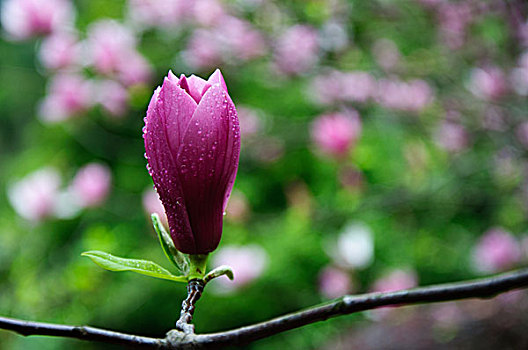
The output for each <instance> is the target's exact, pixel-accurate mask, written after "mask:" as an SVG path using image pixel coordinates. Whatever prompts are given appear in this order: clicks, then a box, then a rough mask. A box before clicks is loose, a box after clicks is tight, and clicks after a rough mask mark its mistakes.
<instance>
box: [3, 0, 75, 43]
mask: <svg viewBox="0 0 528 350" xmlns="http://www.w3.org/2000/svg"><path fill="white" fill-rule="evenodd" d="M0 13H1V15H0V16H1V20H2V27H3V28H4V30H5V31H6V32H7V34H8V35H9V36H10V37H11V38H12V39H14V40H25V39H29V38H31V37H34V36H38V35H48V34H51V33H52V32H55V31H57V30H61V29H64V28H66V27H68V26H70V25H71V24H72V22H73V19H74V11H73V6H72V5H71V3H70V1H69V0H6V1H4V2H3V3H2V6H1V10H0Z"/></svg>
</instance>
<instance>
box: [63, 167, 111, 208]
mask: <svg viewBox="0 0 528 350" xmlns="http://www.w3.org/2000/svg"><path fill="white" fill-rule="evenodd" d="M111 184H112V173H111V171H110V169H109V168H108V167H107V166H106V165H103V164H99V163H90V164H88V165H85V166H84V167H82V168H81V169H79V171H78V172H77V174H76V175H75V177H74V179H73V182H72V191H73V193H74V195H75V197H76V199H77V201H78V202H79V205H80V206H81V207H97V206H99V205H101V204H102V203H103V202H104V201H105V200H106V197H107V196H108V193H109V192H110V185H111Z"/></svg>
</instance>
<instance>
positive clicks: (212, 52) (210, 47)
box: [182, 29, 222, 69]
mask: <svg viewBox="0 0 528 350" xmlns="http://www.w3.org/2000/svg"><path fill="white" fill-rule="evenodd" d="M182 54H183V58H184V60H185V62H186V63H187V64H188V65H190V66H191V67H193V68H196V69H203V68H211V67H215V66H218V65H219V64H220V63H222V48H221V47H220V43H219V41H218V40H217V39H216V37H215V34H214V32H212V31H211V30H210V29H197V30H195V31H194V32H193V33H192V35H191V37H190V39H189V41H188V42H187V47H186V49H185V51H184V52H183V53H182Z"/></svg>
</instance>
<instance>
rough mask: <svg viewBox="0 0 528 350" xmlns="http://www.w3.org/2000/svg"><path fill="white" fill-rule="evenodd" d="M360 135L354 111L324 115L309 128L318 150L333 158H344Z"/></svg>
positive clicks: (357, 118)
mask: <svg viewBox="0 0 528 350" xmlns="http://www.w3.org/2000/svg"><path fill="white" fill-rule="evenodd" d="M360 133H361V120H360V119H359V114H358V112H356V111H355V110H352V109H350V110H346V111H344V112H341V113H333V114H325V115H322V116H320V117H318V118H317V119H316V120H315V121H314V122H313V123H312V127H311V136H312V140H313V142H314V143H315V145H316V146H317V148H318V149H319V150H321V151H322V152H323V153H326V154H328V155H331V156H333V157H337V158H339V157H343V156H345V155H346V154H347V153H348V152H349V151H350V150H351V149H352V148H353V147H354V146H355V144H356V142H357V140H358V138H359V135H360Z"/></svg>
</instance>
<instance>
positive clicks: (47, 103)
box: [39, 74, 94, 122]
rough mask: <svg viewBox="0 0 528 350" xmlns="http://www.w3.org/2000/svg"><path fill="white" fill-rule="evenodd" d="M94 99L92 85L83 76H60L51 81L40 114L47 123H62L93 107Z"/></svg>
mask: <svg viewBox="0 0 528 350" xmlns="http://www.w3.org/2000/svg"><path fill="white" fill-rule="evenodd" d="M93 98H94V97H93V90H92V83H91V82H90V81H88V80H85V79H84V77H83V76H81V75H79V74H59V75H56V76H55V77H53V79H52V80H51V83H50V85H49V88H48V95H47V96H46V97H45V98H44V99H43V100H42V102H41V104H40V111H39V113H40V116H41V118H42V119H43V121H45V122H60V121H63V120H66V119H69V118H72V117H74V116H77V115H78V114H80V113H82V112H84V111H85V110H86V109H88V108H89V107H91V106H92V105H93Z"/></svg>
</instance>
